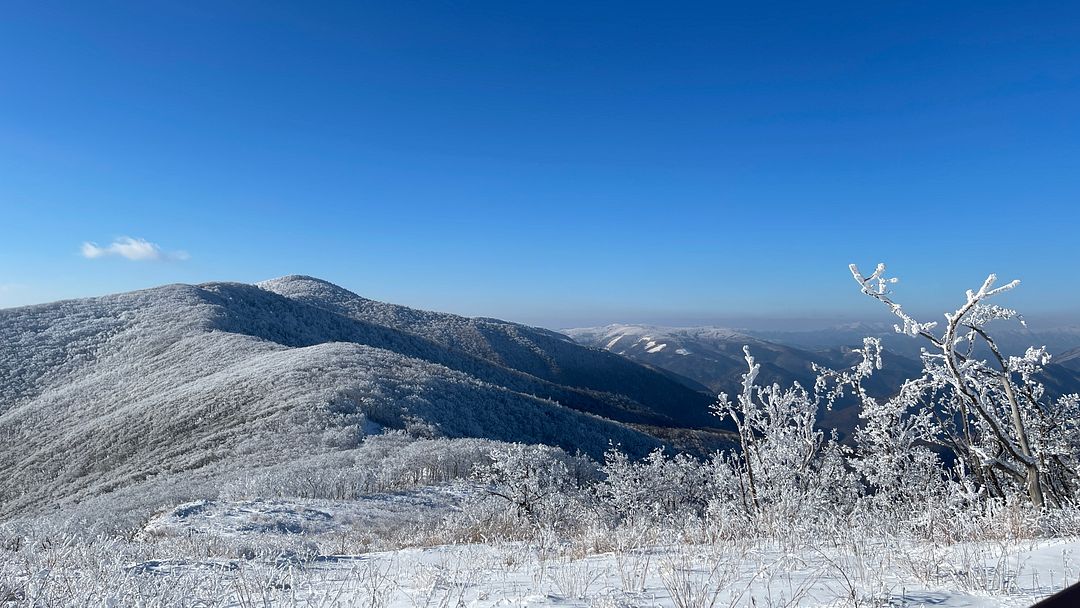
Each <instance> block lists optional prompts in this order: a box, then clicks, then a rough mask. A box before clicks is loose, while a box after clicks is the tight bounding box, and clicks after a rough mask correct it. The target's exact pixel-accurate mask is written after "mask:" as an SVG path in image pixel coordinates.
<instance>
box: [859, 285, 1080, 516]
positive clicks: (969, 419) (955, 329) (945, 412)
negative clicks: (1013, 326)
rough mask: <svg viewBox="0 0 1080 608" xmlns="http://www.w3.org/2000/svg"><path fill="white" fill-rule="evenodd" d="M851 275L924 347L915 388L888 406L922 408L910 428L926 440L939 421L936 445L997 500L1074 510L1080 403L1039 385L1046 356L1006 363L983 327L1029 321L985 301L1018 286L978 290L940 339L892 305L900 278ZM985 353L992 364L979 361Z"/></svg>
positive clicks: (1030, 354) (1032, 354)
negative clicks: (948, 451) (1016, 498)
mask: <svg viewBox="0 0 1080 608" xmlns="http://www.w3.org/2000/svg"><path fill="white" fill-rule="evenodd" d="M851 273H852V276H854V278H855V280H856V281H857V282H858V283H859V286H860V288H861V290H862V292H863V293H864V294H866V295H868V296H870V297H872V298H874V299H876V300H878V301H880V302H882V303H883V304H885V306H887V307H888V308H889V310H890V311H891V312H892V313H893V314H894V315H896V316H897V317H898V318H899V319H900V321H901V323H900V324H898V325H896V326H895V328H896V331H897V332H899V333H903V334H907V335H909V336H912V337H921V338H922V339H924V340H926V342H927V345H928V346H927V347H926V348H924V349H923V354H922V360H923V365H924V370H925V373H924V375H923V376H922V377H921V378H919V379H917V380H912V381H909V382H908V384H906V385H905V386H904V391H902V392H901V395H900V397H898V398H897V399H898V400H894V401H893V402H892V403H894V405H895V406H896V407H899V406H901V405H904V406H905V407H906V406H913V405H917V408H916V414H915V418H913V419H909V420H913V421H915V422H916V424H917V427H918V428H919V429H920V430H919V431H918V432H920V433H924V432H927V430H928V429H929V428H930V426H929V422H928V421H927V418H928V417H929V416H932V417H934V419H935V423H936V426H935V427H934V431H933V435H934V438H935V440H937V441H938V442H940V443H942V444H944V445H945V446H947V447H948V448H950V449H951V450H952V451H953V452H954V453H955V454H956V457H957V458H958V459H960V461H961V463H962V465H963V468H964V469H965V470H967V471H969V472H970V473H971V474H972V475H974V477H975V480H976V482H977V483H978V484H979V485H980V486H981V487H982V488H984V489H985V491H986V492H987V493H988V494H989V495H990V496H992V497H1001V498H1005V497H1009V496H1012V495H1015V494H1021V495H1025V496H1026V497H1027V499H1028V500H1029V501H1030V503H1031V504H1032V505H1033V506H1034V507H1036V508H1043V507H1045V506H1060V505H1063V504H1066V503H1073V502H1075V500H1076V498H1077V489H1078V483H1077V482H1078V477H1077V470H1078V459H1077V457H1078V455H1080V450H1078V448H1080V397H1078V396H1077V395H1068V396H1065V397H1062V398H1059V399H1056V400H1055V399H1051V398H1049V397H1048V396H1047V395H1046V393H1045V390H1044V388H1043V385H1042V384H1041V383H1040V382H1039V381H1038V380H1037V379H1036V375H1037V374H1038V372H1039V371H1040V370H1041V369H1042V366H1044V365H1046V363H1047V362H1049V360H1050V357H1049V355H1048V354H1047V353H1046V350H1045V348H1029V349H1028V350H1027V352H1026V353H1025V354H1024V355H1022V356H1018V357H1017V356H1006V355H1005V354H1003V353H1002V352H1001V350H1000V349H999V348H998V346H997V343H996V342H995V341H994V339H993V337H992V336H991V334H990V331H989V330H988V328H987V326H988V325H989V324H990V322H991V321H996V320H1020V322H1021V323H1023V321H1022V319H1020V317H1019V315H1018V314H1017V312H1016V311H1015V310H1012V309H1009V308H1003V307H1001V306H997V305H994V304H988V303H987V300H989V299H990V298H992V297H994V296H997V295H999V294H1001V293H1004V292H1006V291H1009V290H1011V289H1013V288H1014V287H1016V286H1017V285H1018V284H1019V281H1012V282H1010V283H1007V284H1005V285H1002V286H1000V287H995V286H994V284H995V283H996V281H997V277H996V276H995V275H993V274H991V275H990V276H989V277H987V278H986V281H984V282H983V284H982V286H981V287H980V288H979V289H978V290H975V291H972V290H968V292H967V295H966V301H965V302H964V303H963V305H961V306H960V307H959V308H957V309H956V310H955V311H953V312H949V313H945V325H944V327H943V328H942V329H940V330H939V331H937V332H936V333H935V329H936V328H937V323H921V322H919V321H916V320H915V319H914V318H912V317H911V316H910V315H908V314H907V312H905V311H904V310H903V308H902V307H901V306H900V304H898V303H896V302H895V301H894V300H893V299H892V293H891V291H890V288H889V287H890V286H891V285H892V284H895V283H896V282H897V279H895V278H890V277H887V276H886V275H885V265H884V264H878V266H877V268H876V269H875V270H874V272H873V273H872V274H870V275H869V276H865V275H863V274H862V273H861V272H859V269H858V268H857V267H856V266H855V265H854V264H852V265H851ZM983 353H988V354H989V357H987V358H982V356H981V355H982V354H983ZM864 403H865V400H864ZM872 405H873V406H874V407H875V408H877V409H876V410H875V409H873V408H872V410H871V413H870V415H871V416H886V417H887V416H889V415H890V414H889V413H888V412H887V411H884V410H882V408H880V407H878V406H877V405H876V404H872ZM894 414H895V410H894ZM877 426H878V427H879V428H881V429H884V428H885V427H884V426H883V425H882V424H880V423H879V424H878V425H877ZM883 432H894V431H883Z"/></svg>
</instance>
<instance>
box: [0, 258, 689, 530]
mask: <svg viewBox="0 0 1080 608" xmlns="http://www.w3.org/2000/svg"><path fill="white" fill-rule="evenodd" d="M283 282H284V283H288V282H291V281H278V282H276V284H277V285H279V286H280V285H282V283H283ZM305 282H306V283H310V280H306V279H305ZM320 283H321V282H320ZM327 285H328V284H327ZM341 291H344V290H341ZM346 293H347V292H346ZM293 295H295V294H293ZM354 297H355V296H354ZM334 306H335V302H334V301H333V300H326V301H320V300H319V299H318V298H314V297H311V294H307V295H306V296H305V297H303V298H301V297H286V296H285V295H281V294H279V293H275V292H273V291H270V290H267V289H261V288H259V287H255V286H251V285H243V284H236V283H211V284H205V285H201V286H190V285H170V286H165V287H160V288H156V289H150V290H145V291H139V292H133V293H127V294H118V295H113V296H105V297H101V298H91V299H85V300H72V301H65V302H57V303H53V304H46V305H40V306H31V307H24V308H16V309H8V310H0V344H3V345H4V348H3V349H2V350H0V478H2V479H4V480H5V482H4V484H2V485H0V492H2V495H0V517H3V516H9V515H12V514H14V513H20V512H22V513H26V512H33V511H34V510H40V509H43V508H47V507H49V506H51V505H62V504H70V503H72V502H78V501H83V500H86V499H88V498H92V497H95V496H100V495H102V494H104V493H109V492H115V491H117V490H123V492H121V493H120V494H123V495H125V496H134V498H133V499H132V500H133V501H134V503H137V506H140V507H147V506H155V505H156V504H158V503H159V502H161V501H162V500H164V499H163V498H162V497H163V496H164V495H165V494H163V492H172V491H173V486H174V485H175V484H173V483H172V482H173V481H175V480H176V479H179V478H183V479H189V478H194V477H193V476H200V477H201V478H206V479H213V478H214V477H215V476H218V475H223V474H226V473H227V474H230V475H234V474H235V473H236V472H237V471H238V470H243V469H245V468H255V467H261V466H267V465H272V464H276V463H281V462H287V461H289V460H291V459H299V458H304V457H306V456H309V455H311V454H318V453H325V452H330V451H335V450H348V449H351V448H354V447H356V446H357V445H358V444H359V442H361V441H363V437H364V436H365V434H366V433H368V432H371V431H373V430H377V429H379V428H382V427H391V428H405V429H409V430H410V431H411V432H413V433H415V434H424V435H441V436H448V437H464V436H476V437H487V438H493V439H500V440H507V441H523V442H530V443H548V444H552V445H559V446H562V447H565V448H567V449H569V450H571V451H573V450H576V449H582V450H585V451H586V452H589V453H592V454H594V455H595V454H599V452H601V451H603V450H604V449H605V448H606V447H607V445H608V444H609V442H611V441H615V442H619V443H622V444H623V445H624V447H625V448H626V449H628V450H629V451H632V452H636V453H642V452H643V451H645V450H647V449H651V447H653V446H656V445H659V441H658V440H656V439H655V438H654V437H652V436H650V435H648V434H646V433H644V432H641V431H638V430H635V429H634V428H631V427H630V426H628V425H627V422H632V423H650V424H677V423H678V421H677V420H674V419H673V417H672V416H671V415H669V414H676V415H677V414H679V413H680V412H679V408H678V407H677V404H676V403H675V402H674V399H673V398H670V397H669V401H666V402H662V403H661V404H660V406H659V407H658V408H656V409H654V408H653V407H652V405H651V404H649V403H647V402H640V401H637V400H636V399H635V397H637V398H641V399H645V398H646V397H647V396H648V395H651V394H654V393H655V394H659V393H663V392H664V391H667V390H669V389H670V390H671V391H672V393H673V394H675V395H680V394H686V393H689V394H691V395H693V396H694V397H695V398H696V399H697V400H698V401H701V400H703V399H704V397H703V396H701V395H700V394H698V393H695V392H693V391H691V390H689V389H686V388H685V387H683V386H682V385H680V384H678V383H677V382H675V381H673V380H671V379H670V378H667V377H665V376H663V375H661V374H658V373H656V372H653V371H651V370H648V369H645V368H643V367H640V366H637V365H634V364H632V363H629V362H625V361H621V360H618V359H617V358H613V356H612V355H609V354H607V353H599V352H597V351H593V350H591V349H587V348H584V347H581V346H578V345H576V344H573V343H570V342H568V341H567V340H566V339H565V338H562V337H560V336H559V335H558V334H553V333H551V332H545V331H544V330H532V329H531V328H524V327H523V326H514V325H513V324H504V325H506V326H507V327H499V325H500V323H501V322H497V321H494V320H491V321H489V320H478V322H477V323H476V324H475V327H478V329H477V330H476V331H477V332H479V335H482V336H487V337H488V341H487V342H486V344H487V345H488V346H487V347H486V348H488V349H489V350H488V351H484V350H482V349H481V348H479V347H476V346H470V347H468V348H459V347H455V346H454V345H459V346H460V345H462V344H468V343H470V340H472V337H471V336H473V335H475V334H472V333H471V331H472V330H471V329H470V328H471V327H473V326H471V325H470V324H468V323H465V325H464V327H465V331H462V332H460V333H458V332H455V331H454V327H453V325H452V324H450V323H448V322H446V319H443V318H440V317H439V316H438V315H433V316H432V317H431V318H434V319H435V320H436V321H438V323H435V322H432V324H429V325H426V326H425V325H423V324H417V323H411V324H409V323H405V322H400V321H394V322H393V325H397V327H395V326H393V325H380V324H378V323H377V322H376V320H382V321H386V320H387V317H379V316H377V315H367V316H368V317H370V320H368V319H365V318H363V317H364V315H362V314H360V313H359V312H357V311H351V312H349V311H344V310H343V311H342V312H336V311H335V310H334ZM393 310H394V311H395V312H396V313H398V314H402V315H404V314H406V313H407V312H408V309H400V310H399V309H393ZM346 312H348V313H349V314H343V313H346ZM414 312H416V313H417V315H418V316H420V317H424V314H423V313H420V312H419V311H414ZM457 319H460V318H457ZM455 322H457V321H455ZM405 327H409V328H410V329H412V330H413V331H406V329H404V328H405ZM425 331H428V332H429V333H431V334H432V335H434V336H435V338H436V339H429V338H428V337H426V336H423V335H420V334H419V333H414V332H425ZM485 332H486V333H485ZM514 332H517V333H518V335H522V336H525V337H526V339H527V340H529V341H531V344H532V345H535V346H537V349H532V348H531V346H530V345H529V344H530V343H526V342H525V341H523V340H517V339H513V337H514ZM500 336H506V338H505V339H501V338H500ZM553 344H555V345H556V346H557V348H555V347H552V345H553ZM545 348H550V350H545ZM523 349H530V350H532V352H533V353H534V357H535V358H534V359H533V360H532V362H529V361H530V360H529V359H528V357H527V356H526V355H525V353H523V352H522V350H523ZM538 360H546V361H548V362H549V364H548V366H547V368H546V369H547V371H546V372H544V373H543V375H544V376H546V377H547V378H553V379H565V380H567V381H571V380H577V381H576V383H575V384H573V385H564V384H558V383H556V382H553V381H551V380H549V379H546V378H544V377H538V376H535V375H532V374H530V373H527V372H525V371H522V370H521V369H518V367H521V368H525V369H529V367H528V366H529V365H535V364H536V363H535V362H536V361H538ZM499 361H503V362H510V363H514V364H515V365H517V367H508V366H507V365H504V364H500V363H499ZM590 369H592V370H597V373H601V372H602V370H604V369H613V370H615V371H614V375H615V377H619V375H620V374H621V375H623V376H625V377H626V378H628V379H629V380H631V381H630V382H629V383H628V385H629V386H630V387H631V388H630V391H629V392H630V394H629V395H627V394H620V393H617V392H606V391H603V390H599V389H597V388H596V387H598V386H599V387H604V386H608V385H609V383H610V381H609V380H595V381H594V380H592V379H590V378H588V373H587V372H588V371H589V370H590ZM536 371H538V373H539V372H542V371H543V370H542V369H541V370H536ZM575 375H577V376H580V378H577V377H575ZM697 406H698V404H697V403H695V404H693V407H697ZM702 409H704V408H702ZM592 412H599V413H602V414H605V415H607V416H610V418H604V417H600V416H598V415H596V414H595V413H592ZM615 419H618V420H615ZM620 420H622V421H620ZM144 487H145V488H147V489H146V490H145V491H144V492H142V493H140V491H139V490H138V488H144ZM133 488H135V490H133ZM170 495H172V494H170Z"/></svg>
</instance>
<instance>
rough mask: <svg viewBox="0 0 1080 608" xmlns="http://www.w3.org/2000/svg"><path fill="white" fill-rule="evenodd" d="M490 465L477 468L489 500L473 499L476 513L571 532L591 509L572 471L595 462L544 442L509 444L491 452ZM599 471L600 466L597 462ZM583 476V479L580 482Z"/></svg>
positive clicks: (537, 528) (539, 528)
mask: <svg viewBox="0 0 1080 608" xmlns="http://www.w3.org/2000/svg"><path fill="white" fill-rule="evenodd" d="M490 458H491V462H490V464H486V465H481V466H478V467H477V468H476V471H475V479H476V480H477V481H479V482H480V483H482V484H484V488H485V491H486V495H487V496H486V498H487V499H488V500H483V499H479V500H476V501H474V502H473V504H472V505H471V508H472V509H473V511H474V513H484V512H485V510H486V511H487V514H488V516H489V517H490V518H502V519H503V521H505V522H507V523H508V525H510V526H514V525H515V524H516V525H517V526H522V525H523V526H524V529H521V528H519V529H518V530H517V531H518V532H519V533H520V532H526V533H528V530H529V529H530V528H531V529H533V530H535V531H537V532H555V533H563V534H565V533H567V532H569V531H570V530H571V529H574V528H577V527H578V526H579V525H580V524H581V523H583V518H582V517H581V515H582V513H583V511H585V510H586V509H587V508H588V507H587V506H586V505H585V504H584V502H583V501H585V500H586V499H587V497H586V493H585V492H583V491H582V486H581V485H580V484H581V483H583V482H584V483H589V482H591V481H593V479H580V478H579V477H575V476H574V475H571V474H570V471H571V469H578V470H587V468H588V467H589V466H590V464H591V463H590V462H589V461H587V460H586V459H585V458H584V457H582V456H571V455H569V454H567V453H566V452H564V451H563V450H561V449H559V448H554V447H550V446H544V445H524V444H517V443H515V444H506V445H503V446H498V447H494V448H492V449H491V452H490ZM591 466H592V468H593V470H594V471H595V464H591ZM579 480H580V481H579Z"/></svg>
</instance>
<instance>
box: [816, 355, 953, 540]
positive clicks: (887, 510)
mask: <svg viewBox="0 0 1080 608" xmlns="http://www.w3.org/2000/svg"><path fill="white" fill-rule="evenodd" d="M854 352H855V353H856V354H858V355H860V360H859V361H858V363H856V364H855V365H854V366H852V367H851V368H850V369H846V370H841V371H834V370H830V369H826V368H823V367H820V366H815V370H816V371H817V372H818V378H817V383H816V385H815V391H816V392H818V394H821V395H823V396H824V398H825V400H826V404H827V406H829V407H831V406H832V404H833V403H834V402H835V401H836V399H838V398H839V397H840V396H841V395H842V394H843V393H844V392H846V391H850V392H851V393H853V394H854V396H855V397H856V398H857V399H858V400H859V403H860V405H861V410H860V412H859V418H860V420H861V423H860V424H859V425H858V426H857V427H856V428H855V429H854V431H853V433H852V438H853V440H854V444H855V449H854V450H852V451H851V452H852V453H850V454H849V458H848V460H847V462H848V465H849V466H850V467H851V469H852V470H854V471H855V472H856V473H858V474H859V477H860V479H861V481H862V482H863V484H864V486H865V487H866V489H867V494H866V496H865V497H864V499H863V501H864V502H863V504H864V506H866V507H868V508H869V509H870V510H871V512H873V513H875V514H884V515H887V516H888V517H889V520H890V521H893V522H900V521H908V522H909V523H912V524H919V523H922V524H924V529H925V524H928V523H931V522H928V521H926V519H927V517H925V516H926V515H928V514H929V513H930V510H927V509H918V508H914V507H915V506H916V505H925V504H927V503H928V502H929V501H931V500H933V499H935V498H941V497H942V495H943V494H944V491H945V481H946V480H945V470H944V468H943V464H942V462H941V459H940V458H939V457H938V455H937V453H936V452H934V451H933V450H932V449H930V447H929V445H930V444H931V443H932V442H934V441H935V438H936V436H937V434H938V432H939V426H938V424H937V422H936V420H935V418H934V416H933V415H932V410H931V408H929V407H926V406H925V399H926V395H925V393H924V391H923V388H922V383H921V382H920V380H919V379H914V380H907V381H905V382H904V384H903V386H901V388H900V390H899V392H898V393H897V394H896V395H895V396H893V397H892V398H889V399H884V400H879V399H876V398H874V397H872V396H870V394H868V393H867V391H866V389H865V388H864V386H863V381H864V380H866V379H867V378H869V377H870V376H872V375H873V374H874V372H875V371H876V370H880V369H881V367H882V357H881V352H882V347H881V340H880V339H878V338H865V339H864V340H863V347H862V348H861V349H855V351H854ZM920 520H922V521H921V522H920Z"/></svg>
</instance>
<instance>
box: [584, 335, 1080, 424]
mask: <svg viewBox="0 0 1080 608" xmlns="http://www.w3.org/2000/svg"><path fill="white" fill-rule="evenodd" d="M564 333H566V334H567V335H569V336H571V337H572V338H574V339H575V340H577V341H578V342H580V343H581V344H585V345H588V346H591V347H594V348H600V349H604V350H608V351H610V352H613V353H616V354H619V355H622V356H624V357H627V358H629V359H632V360H634V361H637V362H639V363H641V364H643V365H647V366H650V367H655V368H660V369H664V370H668V371H670V372H673V373H675V374H677V375H679V376H684V377H686V378H689V379H690V380H692V381H693V384H691V385H690V386H696V385H703V386H705V387H707V388H708V390H709V391H711V392H713V393H721V392H725V393H728V394H729V395H735V394H737V393H738V391H739V390H740V385H741V379H742V374H744V373H746V361H745V360H744V354H743V346H744V345H745V346H749V347H750V351H751V353H752V354H753V355H754V358H755V360H756V361H757V362H758V363H759V364H761V371H760V373H759V375H758V382H759V383H762V384H770V383H773V382H776V383H779V384H781V385H782V386H788V385H790V384H791V383H792V382H798V383H799V384H801V385H802V386H804V387H812V386H813V385H814V380H815V377H816V374H815V373H814V371H813V369H812V366H813V364H814V363H817V364H820V365H824V366H826V367H830V368H833V369H840V368H844V367H847V366H850V365H852V364H854V363H855V362H856V361H857V360H858V355H857V354H856V353H853V350H852V349H853V348H856V347H858V346H861V344H862V339H863V337H865V336H876V337H882V338H883V341H884V344H885V351H884V353H883V358H884V361H883V363H884V365H883V368H882V369H881V370H880V371H878V372H876V373H875V374H874V376H872V377H871V378H870V379H869V380H868V381H867V382H866V388H867V390H868V392H869V393H870V394H871V395H873V396H875V397H884V396H888V395H891V394H893V393H894V392H895V391H896V390H897V389H898V388H899V387H900V385H901V384H902V383H903V381H904V380H905V379H907V378H913V377H917V376H918V375H920V373H921V369H922V365H921V363H920V361H919V359H918V357H919V354H918V353H919V349H920V348H921V347H922V346H923V345H922V343H921V341H919V340H915V339H912V338H909V337H907V336H898V335H896V333H895V331H893V329H892V326H891V325H886V324H866V323H859V324H852V325H845V326H840V327H837V328H834V329H831V330H816V331H813V332H757V331H754V332H752V331H749V330H734V329H727V328H720V327H660V326H653V325H630V324H613V325H606V326H602V327H586V328H576V329H567V330H564ZM1002 333H1003V336H1004V338H1005V340H1006V341H1007V343H1008V344H1009V346H1010V348H1011V349H1012V350H1014V351H1018V352H1023V350H1024V348H1026V346H1023V347H1021V346H1020V345H1021V344H1024V339H1025V338H1026V339H1030V340H1033V341H1031V342H1027V345H1031V344H1046V343H1048V342H1053V343H1054V344H1065V343H1068V341H1069V339H1070V338H1069V336H1068V335H1064V336H1062V335H1056V336H1048V335H1044V334H1031V333H1026V332H1025V331H1023V330H1021V331H1012V332H1010V331H1007V330H1006V331H1004V332H1002ZM765 335H768V336H775V337H774V338H772V339H765V338H763V337H762V336H765ZM1048 337H1049V338H1053V340H1047V339H1046V338H1048ZM1040 338H1043V340H1042V341H1039V340H1040ZM784 339H786V341H782V340H784ZM1078 361H1080V349H1078V350H1074V351H1072V352H1070V353H1063V354H1062V355H1061V356H1059V357H1055V359H1054V362H1055V364H1052V365H1050V366H1048V367H1047V368H1046V370H1045V373H1044V374H1043V375H1042V380H1043V381H1044V382H1045V383H1046V387H1047V390H1048V391H1050V393H1051V394H1056V395H1060V394H1065V393H1071V392H1077V391H1080V363H1078ZM853 405H855V403H854V401H853V400H852V399H851V398H850V397H849V398H844V399H842V400H840V401H839V402H837V403H836V405H835V407H833V408H832V409H831V410H827V411H822V412H821V413H820V417H819V422H820V424H821V425H822V426H823V427H825V428H835V429H837V430H838V431H839V432H840V434H841V436H846V435H847V434H848V433H849V432H850V431H851V430H852V429H853V428H854V427H855V425H856V424H857V423H858V408H856V407H851V406H853Z"/></svg>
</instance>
